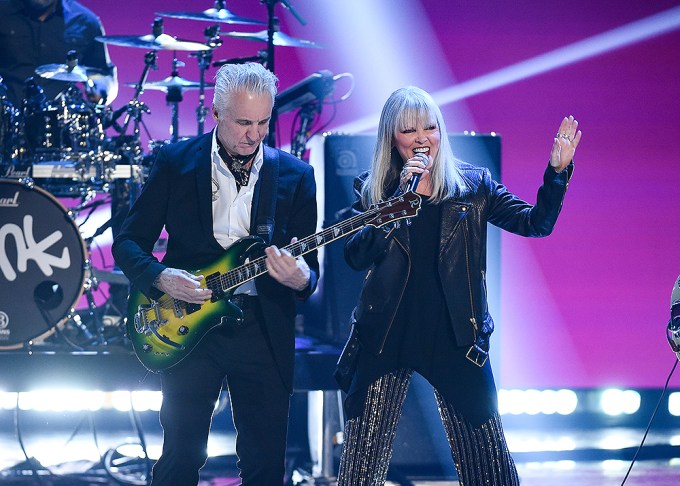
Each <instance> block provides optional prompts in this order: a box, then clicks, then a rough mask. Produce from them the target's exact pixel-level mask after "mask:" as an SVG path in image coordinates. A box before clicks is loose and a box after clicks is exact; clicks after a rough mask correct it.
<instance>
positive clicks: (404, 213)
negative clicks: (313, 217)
mask: <svg viewBox="0 0 680 486" xmlns="http://www.w3.org/2000/svg"><path fill="white" fill-rule="evenodd" d="M419 208H420V196H418V195H417V194H415V193H413V192H407V193H405V194H402V195H401V196H398V197H395V198H393V199H390V200H388V201H385V202H382V203H379V204H376V205H374V206H371V208H369V209H368V210H367V211H365V212H363V213H360V214H356V215H354V216H352V217H350V218H347V219H345V220H343V221H340V222H339V223H337V224H334V225H333V226H330V227H328V228H326V229H324V230H323V231H320V232H319V233H315V234H313V235H311V236H307V237H305V238H303V239H301V240H299V241H296V242H295V243H291V244H290V245H288V246H285V247H284V248H283V249H284V250H287V251H288V252H289V253H290V254H291V255H292V256H293V257H298V256H300V255H304V254H305V253H309V252H310V251H313V250H315V249H317V248H319V247H321V246H323V245H326V244H328V243H331V242H333V241H335V240H337V239H338V238H342V237H344V236H347V235H350V234H352V233H354V232H355V231H358V230H360V229H361V228H363V227H364V226H367V225H369V224H371V225H373V226H382V225H384V224H386V223H389V222H391V221H396V220H398V219H401V218H405V217H408V216H414V215H416V214H417V212H418V209H419ZM266 259H267V257H266V256H262V257H259V258H256V259H254V260H252V261H250V262H247V263H245V264H243V265H241V266H240V267H238V268H234V269H233V270H229V271H227V272H225V273H223V274H221V275H220V277H219V281H220V286H221V287H222V290H223V291H224V292H227V291H229V290H231V289H233V288H236V287H238V286H239V285H241V284H243V283H244V282H247V281H248V280H252V279H254V278H256V277H258V276H260V275H262V274H264V273H266V272H267V265H266V263H265V260H266Z"/></svg>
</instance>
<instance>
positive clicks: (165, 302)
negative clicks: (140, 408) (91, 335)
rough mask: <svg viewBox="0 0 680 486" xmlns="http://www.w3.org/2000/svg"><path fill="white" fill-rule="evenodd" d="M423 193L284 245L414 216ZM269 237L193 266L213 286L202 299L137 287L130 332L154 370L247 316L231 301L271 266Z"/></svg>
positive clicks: (314, 244) (313, 242) (320, 241)
mask: <svg viewBox="0 0 680 486" xmlns="http://www.w3.org/2000/svg"><path fill="white" fill-rule="evenodd" d="M420 203H421V200H420V196H418V195H417V194H415V193H413V192H407V193H405V194H402V195H401V196H397V197H394V198H392V199H389V200H387V201H384V202H381V203H378V204H375V205H373V206H371V207H370V208H369V209H368V210H367V211H366V212H363V213H360V214H357V215H355V216H352V217H351V218H348V219H346V220H343V221H341V222H339V223H337V224H334V225H333V226H331V227H329V228H326V229H324V230H323V231H320V232H319V233H316V234H313V235H311V236H307V237H306V238H303V239H302V240H299V241H296V242H295V243H291V244H290V245H288V246H286V247H284V249H285V250H287V251H288V252H290V254H291V255H292V256H294V257H298V256H300V255H304V254H305V253H308V252H310V251H312V250H314V249H316V248H319V247H321V246H323V245H326V244H328V243H331V242H332V241H335V240H337V239H339V238H342V237H343V236H347V235H350V234H352V233H354V232H355V231H358V230H360V229H361V228H363V227H365V226H367V225H373V226H375V227H380V226H382V225H384V224H387V223H390V222H392V221H396V220H399V219H402V218H409V217H413V216H415V215H417V214H418V211H419V210H420ZM264 247H265V243H264V241H263V240H262V239H261V238H260V237H258V236H246V237H245V238H241V239H240V240H238V241H237V242H236V243H234V244H233V245H231V246H230V247H229V248H228V249H227V250H226V251H225V252H224V254H223V255H222V256H221V257H220V258H218V259H217V260H216V261H214V262H213V263H211V264H210V265H208V266H207V267H205V268H202V269H198V270H190V272H191V273H193V274H194V275H205V278H204V280H203V281H202V282H201V287H203V288H209V289H210V290H212V297H211V299H210V300H207V301H205V302H204V303H203V304H190V303H188V302H184V301H182V300H178V299H173V298H172V297H170V296H169V295H167V294H164V295H163V296H161V297H160V298H159V299H157V300H150V299H148V298H147V297H146V296H144V294H142V293H141V292H139V291H138V290H136V289H134V288H133V289H132V292H131V294H130V298H129V301H128V316H127V323H126V327H127V334H128V337H129V338H130V340H131V341H132V347H133V349H134V351H135V354H136V355H137V358H138V359H139V361H141V363H142V364H143V365H144V366H145V367H146V368H147V369H148V370H149V371H152V372H158V371H163V370H166V369H168V368H171V367H172V366H174V365H176V364H177V363H179V362H180V361H182V360H183V359H184V358H186V357H187V356H188V355H189V353H191V351H192V350H193V349H194V348H195V347H196V345H197V344H198V343H199V341H200V340H201V339H203V337H204V336H205V335H206V334H207V333H208V331H210V330H211V329H213V328H214V327H216V326H219V325H220V324H223V323H229V322H233V323H236V324H238V323H239V322H240V321H242V320H243V311H242V310H241V309H240V308H239V307H238V306H236V305H235V304H234V303H232V302H231V300H230V298H231V297H232V294H233V292H234V290H235V289H236V287H238V286H239V285H241V284H243V283H244V282H247V281H248V280H252V279H254V278H256V277H258V276H260V275H262V274H264V273H266V272H267V266H266V264H265V260H266V256H259V257H255V258H253V259H252V260H250V258H251V257H252V256H254V255H255V254H261V253H262V250H263V249H264Z"/></svg>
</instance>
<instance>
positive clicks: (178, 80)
mask: <svg viewBox="0 0 680 486" xmlns="http://www.w3.org/2000/svg"><path fill="white" fill-rule="evenodd" d="M127 85H128V86H137V85H136V84H135V83H127ZM214 86H215V85H214V84H213V83H204V88H206V89H211V88H213V87H214ZM200 87H201V83H199V82H198V81H189V80H188V79H184V78H182V77H180V76H168V77H167V78H165V79H163V80H162V81H149V82H147V83H144V89H157V90H159V91H165V92H167V91H168V90H169V89H171V88H179V89H181V90H185V89H199V88H200Z"/></svg>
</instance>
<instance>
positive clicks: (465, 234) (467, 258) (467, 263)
mask: <svg viewBox="0 0 680 486" xmlns="http://www.w3.org/2000/svg"><path fill="white" fill-rule="evenodd" d="M463 237H464V239H465V266H466V267H467V268H466V270H467V277H468V291H469V292H470V310H471V311H472V316H471V317H470V323H472V327H473V328H474V331H475V332H474V337H475V341H477V332H478V331H479V329H478V328H477V319H476V318H475V304H474V301H473V298H472V279H471V278H470V254H469V252H468V223H467V219H466V220H465V231H464V232H463Z"/></svg>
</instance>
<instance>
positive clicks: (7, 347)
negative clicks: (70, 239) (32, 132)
mask: <svg viewBox="0 0 680 486" xmlns="http://www.w3.org/2000/svg"><path fill="white" fill-rule="evenodd" d="M5 182H9V183H11V184H14V185H17V186H20V187H23V188H25V189H28V190H29V191H37V192H38V193H40V194H41V195H43V196H46V197H47V198H48V199H51V200H52V202H53V203H55V204H56V205H57V207H59V208H61V209H62V210H63V211H64V214H66V215H67V216H68V214H69V210H68V209H67V208H66V206H64V205H63V204H62V203H61V201H59V199H57V198H56V197H55V196H54V195H53V194H51V193H50V192H49V191H46V190H45V189H43V188H42V187H39V186H37V185H35V184H34V182H33V179H31V178H29V179H28V181H20V180H16V179H3V178H0V184H2V183H5ZM67 219H68V222H69V223H70V224H71V226H73V229H74V230H75V231H76V234H77V235H78V240H80V247H81V249H82V251H83V261H82V264H83V266H82V272H81V274H82V275H81V281H80V285H79V287H78V288H79V290H78V295H77V296H76V298H75V299H74V300H73V302H72V303H71V309H73V308H74V307H75V306H76V304H77V303H78V301H79V300H80V299H81V298H82V296H83V293H84V292H85V281H86V280H87V278H88V273H89V271H88V270H87V266H88V262H89V255H88V251H87V245H86V244H85V239H84V238H83V237H82V235H81V233H80V229H79V228H78V225H77V224H76V222H75V220H73V219H71V218H70V217H69V218H67ZM69 314H70V311H69V312H67V313H66V315H65V316H62V317H61V318H59V319H58V320H57V322H56V323H55V324H52V327H50V328H49V329H48V330H47V331H44V332H41V333H40V334H37V335H36V336H33V337H30V338H28V339H25V340H24V341H22V342H20V343H15V344H9V345H0V351H4V350H13V349H21V348H23V347H24V346H26V345H27V346H29V347H30V346H32V345H33V344H34V342H42V341H44V340H45V339H47V338H48V337H50V336H51V335H52V334H54V333H55V332H57V327H59V326H62V325H63V324H64V323H65V322H66V321H67V320H68V318H69Z"/></svg>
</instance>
